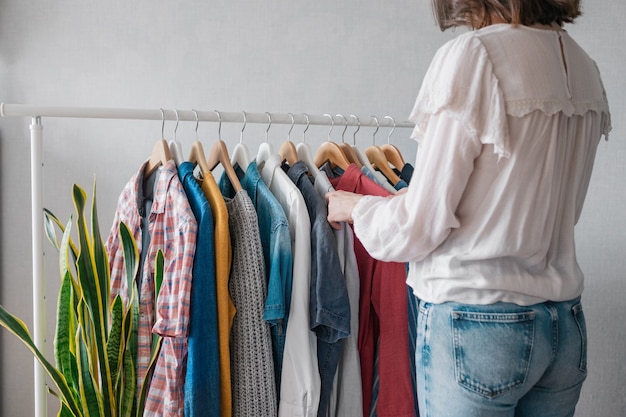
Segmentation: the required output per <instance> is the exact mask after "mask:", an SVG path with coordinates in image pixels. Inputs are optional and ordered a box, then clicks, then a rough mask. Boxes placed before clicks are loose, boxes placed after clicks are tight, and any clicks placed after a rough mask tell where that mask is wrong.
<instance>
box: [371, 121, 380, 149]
mask: <svg viewBox="0 0 626 417" xmlns="http://www.w3.org/2000/svg"><path fill="white" fill-rule="evenodd" d="M372 118H373V119H374V120H376V130H375V131H374V133H372V145H376V133H377V132H378V129H380V123H379V122H378V117H376V116H372Z"/></svg>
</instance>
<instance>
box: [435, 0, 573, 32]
mask: <svg viewBox="0 0 626 417" xmlns="http://www.w3.org/2000/svg"><path fill="white" fill-rule="evenodd" d="M432 2H433V13H434V15H435V19H436V20H437V23H438V24H439V27H440V28H441V30H442V31H444V30H446V29H448V28H451V27H456V26H469V27H471V28H474V29H480V28H482V27H485V26H488V25H490V24H492V23H496V22H499V21H504V22H506V23H511V24H514V25H525V26H530V25H534V24H537V23H539V24H543V25H549V24H551V23H556V24H558V25H559V26H562V25H563V23H572V22H573V21H574V19H575V18H576V17H578V16H580V15H581V11H580V0H432ZM494 18H495V21H494Z"/></svg>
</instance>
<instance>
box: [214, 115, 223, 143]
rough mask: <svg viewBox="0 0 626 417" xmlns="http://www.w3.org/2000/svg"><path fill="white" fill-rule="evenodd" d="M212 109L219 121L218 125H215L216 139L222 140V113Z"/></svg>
mask: <svg viewBox="0 0 626 417" xmlns="http://www.w3.org/2000/svg"><path fill="white" fill-rule="evenodd" d="M213 111H214V112H215V113H216V114H217V120H218V121H219V125H217V139H218V140H222V115H221V113H220V112H219V111H217V110H213Z"/></svg>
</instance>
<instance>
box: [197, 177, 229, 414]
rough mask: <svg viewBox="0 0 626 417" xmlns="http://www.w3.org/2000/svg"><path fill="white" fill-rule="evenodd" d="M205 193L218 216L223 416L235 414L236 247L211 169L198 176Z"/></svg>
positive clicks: (218, 308) (219, 317)
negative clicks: (233, 282)
mask: <svg viewBox="0 0 626 417" xmlns="http://www.w3.org/2000/svg"><path fill="white" fill-rule="evenodd" d="M198 182H199V183H200V186H201V187H202V192H203V193H204V195H205V197H206V198H207V200H208V201H209V204H210V206H211V210H212V212H213V219H214V225H215V230H214V237H215V282H216V293H217V320H218V321H217V328H218V344H219V356H220V362H219V364H220V386H221V389H220V410H221V417H231V415H232V387H231V375H230V329H231V327H232V323H233V318H234V316H235V306H234V304H233V302H232V299H231V298H230V294H229V292H228V281H229V279H230V268H231V264H232V247H231V243H230V231H229V226H228V209H227V208H226V203H225V202H224V198H223V197H222V193H221V192H220V189H219V187H218V185H217V183H216V182H215V177H213V174H212V173H211V172H210V171H209V172H203V173H202V178H201V179H198Z"/></svg>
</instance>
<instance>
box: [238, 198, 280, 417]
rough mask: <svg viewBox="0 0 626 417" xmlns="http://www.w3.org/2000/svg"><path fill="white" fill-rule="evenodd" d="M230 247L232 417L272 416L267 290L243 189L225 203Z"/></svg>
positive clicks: (273, 391) (254, 223) (256, 231)
mask: <svg viewBox="0 0 626 417" xmlns="http://www.w3.org/2000/svg"><path fill="white" fill-rule="evenodd" d="M226 207H227V209H228V221H229V225H230V234H231V244H232V248H233V265H232V269H231V273H230V282H229V287H228V288H229V292H230V295H231V297H232V300H233V303H234V305H235V309H236V314H235V317H234V320H233V325H232V329H231V338H230V364H231V381H232V393H233V413H232V414H233V417H247V416H276V415H277V414H278V409H277V401H276V384H275V381H274V362H273V359H272V340H271V337H270V328H269V324H268V323H267V322H266V321H265V320H264V319H263V310H264V306H265V297H266V294H267V287H266V282H265V270H264V261H263V249H262V247H261V239H260V235H259V226H258V220H257V215H256V212H255V210H254V206H253V204H252V201H251V200H250V197H249V196H248V194H247V193H246V191H245V190H241V191H239V192H237V193H236V194H235V197H234V198H232V199H228V200H227V201H226Z"/></svg>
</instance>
